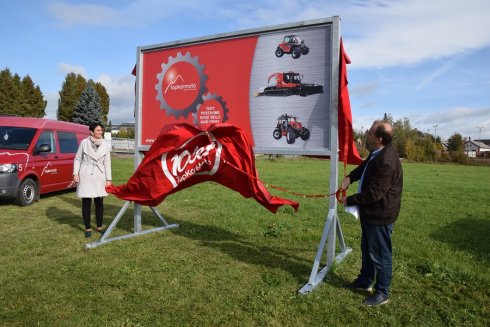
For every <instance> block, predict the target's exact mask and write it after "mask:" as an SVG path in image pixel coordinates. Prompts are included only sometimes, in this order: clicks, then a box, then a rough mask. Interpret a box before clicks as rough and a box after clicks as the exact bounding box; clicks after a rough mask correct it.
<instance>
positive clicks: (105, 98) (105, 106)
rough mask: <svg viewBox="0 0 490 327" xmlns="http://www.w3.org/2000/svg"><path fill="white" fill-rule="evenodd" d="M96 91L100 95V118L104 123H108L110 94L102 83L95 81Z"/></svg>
mask: <svg viewBox="0 0 490 327" xmlns="http://www.w3.org/2000/svg"><path fill="white" fill-rule="evenodd" d="M95 91H97V94H98V95H99V97H100V104H101V111H100V118H101V122H102V124H103V125H107V115H108V114H109V94H107V90H106V88H105V87H104V85H102V83H99V82H97V83H95Z"/></svg>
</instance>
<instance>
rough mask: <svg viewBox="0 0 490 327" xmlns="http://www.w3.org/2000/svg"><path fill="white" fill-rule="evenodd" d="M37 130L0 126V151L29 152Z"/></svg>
mask: <svg viewBox="0 0 490 327" xmlns="http://www.w3.org/2000/svg"><path fill="white" fill-rule="evenodd" d="M36 131H37V129H35V128H26V127H10V126H0V149H10V150H27V148H29V144H31V142H32V138H33V137H34V134H36Z"/></svg>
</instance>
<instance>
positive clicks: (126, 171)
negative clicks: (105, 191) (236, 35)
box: [0, 157, 490, 326]
mask: <svg viewBox="0 0 490 327" xmlns="http://www.w3.org/2000/svg"><path fill="white" fill-rule="evenodd" d="M257 166H258V171H259V175H260V177H261V178H262V179H263V180H264V181H266V182H267V183H269V184H271V185H277V186H281V187H284V188H286V189H289V190H292V191H295V192H300V193H306V194H314V193H322V194H327V193H328V185H329V183H328V178H329V173H328V171H329V169H328V168H329V162H328V161H322V160H318V159H306V158H295V159H278V160H274V161H269V160H266V159H263V158H261V159H258V160H257ZM132 168H133V160H132V159H124V158H117V157H116V158H114V159H113V175H114V183H115V184H117V185H119V184H122V183H124V182H126V181H127V179H128V178H129V176H130V175H131V172H132ZM351 168H352V167H349V170H350V169H351ZM342 169H343V168H341V169H340V171H341V174H342V171H343V170H342ZM403 169H404V173H405V175H404V180H405V182H404V195H403V203H402V210H401V214H400V217H399V220H398V221H397V223H396V225H395V232H394V234H393V243H394V279H393V284H392V290H391V292H392V293H391V298H390V303H389V304H387V305H385V306H381V307H375V308H368V307H365V306H363V305H362V302H363V300H364V298H365V296H364V295H363V294H360V293H354V292H351V291H348V290H346V289H343V288H342V284H344V283H345V282H348V281H351V280H352V279H354V278H355V277H356V276H357V273H358V270H359V267H360V251H359V241H360V226H359V222H358V221H356V220H355V219H354V218H352V217H351V216H349V215H347V214H344V213H343V212H342V210H341V209H342V208H340V209H339V219H340V220H341V223H342V227H343V232H344V236H345V239H346V242H347V245H348V246H350V247H352V248H353V252H352V253H351V254H350V255H349V256H348V257H347V259H346V260H345V261H344V262H342V263H341V264H340V265H338V266H336V267H335V268H334V269H333V271H331V272H330V273H329V275H328V277H327V279H326V280H325V281H324V283H322V284H321V285H319V286H318V287H317V288H316V289H315V290H314V291H313V292H312V293H310V294H308V295H306V296H300V295H298V294H297V291H298V290H299V288H301V287H302V286H303V285H304V284H305V283H306V282H307V281H308V278H309V275H310V272H311V267H312V263H313V259H314V257H315V253H316V249H317V246H318V242H319V240H320V236H321V233H322V228H323V224H324V220H325V215H326V213H327V208H328V203H327V201H326V200H324V199H308V198H306V199H303V198H297V197H294V196H290V195H288V194H285V193H279V192H277V191H274V190H271V193H273V194H275V195H280V196H284V197H289V198H292V199H296V200H298V201H299V202H300V203H301V207H300V210H299V212H298V213H294V211H293V210H292V209H291V208H289V207H283V208H281V209H280V210H279V212H278V214H276V215H273V214H271V213H270V212H269V211H267V210H266V209H265V208H263V207H262V206H260V205H259V204H258V203H256V202H255V201H254V200H252V199H245V198H243V197H242V196H241V195H240V194H238V193H235V192H233V191H231V190H228V189H226V188H224V187H222V186H221V185H218V184H215V183H203V184H199V185H196V186H193V187H192V188H190V189H186V190H184V191H182V192H179V193H176V194H174V195H171V196H170V197H168V198H167V199H166V200H165V201H164V202H163V203H162V204H161V205H160V206H159V207H158V210H159V212H160V213H162V215H164V216H165V218H166V219H167V220H168V222H169V223H178V224H180V228H178V229H173V230H168V231H164V232H159V233H152V234H148V235H145V236H141V237H137V238H132V239H127V240H122V241H117V242H113V243H110V244H107V245H104V246H101V247H98V248H95V249H91V250H86V249H85V247H84V244H85V242H86V240H85V238H84V235H83V229H84V228H83V224H82V218H81V201H80V200H79V199H78V198H76V197H75V194H74V193H73V192H62V193H57V194H52V195H47V196H43V197H42V198H41V201H39V202H37V203H35V204H34V205H32V206H30V207H18V206H16V205H14V204H12V203H10V202H5V201H3V202H1V203H0V209H1V212H2V214H1V218H0V254H1V255H0V294H1V297H0V325H2V326H38V325H39V326H361V325H362V326H489V325H490V305H489V303H490V301H489V300H490V236H489V235H490V167H482V166H480V167H475V166H458V165H440V164H409V163H407V164H403ZM355 188H356V187H351V189H352V190H354V189H355ZM123 203H124V202H123V201H121V200H119V199H117V198H115V197H113V196H110V197H108V198H106V201H105V208H106V212H105V216H106V220H105V222H106V224H108V223H110V221H111V220H112V219H113V217H115V215H116V214H117V212H118V211H119V209H120V208H121V207H122V205H123ZM130 208H131V209H130V210H128V212H127V213H126V215H125V216H124V218H123V219H122V221H121V222H120V225H119V226H118V229H117V230H116V231H115V232H114V235H118V234H125V233H128V232H130V231H132V228H133V227H132V226H133V222H132V219H133V216H132V213H133V211H132V210H133V209H132V206H131V207H130ZM143 224H144V228H145V229H146V228H150V227H155V226H158V225H159V222H158V220H157V219H156V218H155V217H154V216H153V214H152V213H151V211H150V210H149V208H143ZM94 240H96V238H95V237H92V241H94Z"/></svg>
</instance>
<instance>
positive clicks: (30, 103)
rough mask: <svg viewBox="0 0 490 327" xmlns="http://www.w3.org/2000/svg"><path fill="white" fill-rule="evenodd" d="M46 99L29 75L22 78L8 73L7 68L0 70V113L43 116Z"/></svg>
mask: <svg viewBox="0 0 490 327" xmlns="http://www.w3.org/2000/svg"><path fill="white" fill-rule="evenodd" d="M46 105H47V101H45V100H44V96H43V93H42V92H41V89H40V88H39V86H37V85H35V84H34V82H33V81H32V79H31V77H30V76H29V75H26V76H24V77H23V78H22V79H21V78H20V76H19V75H17V74H14V75H13V76H12V74H11V73H10V70H9V69H8V68H5V69H4V70H2V71H0V113H2V114H7V115H17V116H22V117H25V116H27V117H44V116H45V110H46Z"/></svg>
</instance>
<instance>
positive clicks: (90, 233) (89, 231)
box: [85, 230, 92, 238]
mask: <svg viewBox="0 0 490 327" xmlns="http://www.w3.org/2000/svg"><path fill="white" fill-rule="evenodd" d="M89 237H92V231H91V230H86V231H85V238H89Z"/></svg>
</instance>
